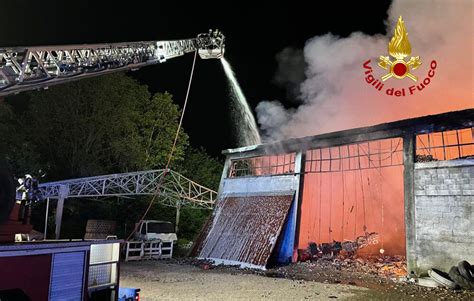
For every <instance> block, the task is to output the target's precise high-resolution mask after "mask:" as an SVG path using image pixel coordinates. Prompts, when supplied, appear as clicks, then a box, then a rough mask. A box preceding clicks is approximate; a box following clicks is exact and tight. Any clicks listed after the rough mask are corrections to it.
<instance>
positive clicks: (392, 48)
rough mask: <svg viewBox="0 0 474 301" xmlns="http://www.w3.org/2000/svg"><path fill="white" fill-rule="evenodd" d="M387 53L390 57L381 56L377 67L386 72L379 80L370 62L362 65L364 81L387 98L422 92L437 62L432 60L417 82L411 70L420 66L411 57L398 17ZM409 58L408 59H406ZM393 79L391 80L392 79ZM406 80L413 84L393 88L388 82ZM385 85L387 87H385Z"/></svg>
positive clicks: (430, 78) (400, 20)
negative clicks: (427, 69) (423, 76)
mask: <svg viewBox="0 0 474 301" xmlns="http://www.w3.org/2000/svg"><path fill="white" fill-rule="evenodd" d="M388 53H389V54H390V56H383V55H381V56H380V58H379V63H378V66H379V67H380V68H382V69H384V70H385V71H386V73H385V74H384V75H382V76H381V77H380V78H376V77H375V76H374V74H373V69H372V67H371V65H370V64H371V60H367V61H365V62H364V64H363V65H362V66H363V67H364V74H365V75H366V76H365V81H366V82H367V84H369V85H371V86H373V87H374V88H375V89H376V90H378V91H381V92H382V91H384V92H385V94H387V95H389V96H396V97H403V96H409V95H414V94H416V93H418V92H421V91H423V89H425V88H426V87H427V86H428V85H429V84H430V82H431V80H432V79H433V77H434V76H435V70H436V67H437V62H436V61H435V60H432V61H431V63H430V69H429V71H428V74H427V75H426V77H425V78H424V79H423V81H418V77H417V75H416V74H415V72H413V73H412V71H413V70H416V69H418V67H420V65H421V64H422V62H421V59H420V57H419V56H411V45H410V41H409V40H408V33H407V30H406V29H405V24H404V23H403V19H402V17H401V16H400V17H399V18H398V22H397V26H396V27H395V31H394V34H393V37H392V39H391V40H390V43H388ZM408 57H410V58H409V59H407V58H408ZM392 78H393V79H392ZM406 78H408V79H410V80H411V81H413V82H415V83H414V84H412V85H410V86H407V87H403V88H394V87H390V86H389V82H390V80H395V79H398V80H405V79H406ZM385 84H387V86H385Z"/></svg>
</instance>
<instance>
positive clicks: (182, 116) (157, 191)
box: [127, 51, 197, 240]
mask: <svg viewBox="0 0 474 301" xmlns="http://www.w3.org/2000/svg"><path fill="white" fill-rule="evenodd" d="M196 58H197V51H195V52H194V59H193V65H192V68H191V74H190V76H189V82H188V89H187V91H186V97H185V98H184V105H183V110H182V111H181V118H180V119H179V124H178V128H177V130H176V135H175V137H174V141H173V146H172V147H171V151H170V153H169V155H168V162H166V167H165V171H164V172H163V176H162V177H161V178H160V181H159V182H158V185H157V187H156V193H155V194H154V195H153V198H152V199H151V200H150V203H149V204H148V207H147V208H146V210H145V212H144V213H143V215H142V217H141V218H140V220H139V221H138V223H136V224H135V227H134V228H133V231H132V233H130V235H129V236H128V237H127V240H129V239H130V238H131V237H132V236H133V234H134V233H135V231H137V228H138V225H140V223H141V222H142V221H143V220H144V219H145V217H146V215H147V214H148V211H150V209H151V206H152V205H153V203H154V202H155V199H156V198H157V196H159V195H160V188H161V185H162V184H163V181H164V179H165V177H166V175H167V174H168V168H169V166H170V163H171V159H172V158H173V154H174V151H175V150H176V143H177V142H178V137H179V132H180V131H181V126H182V124H183V118H184V112H186V105H187V104H188V97H189V91H190V90H191V83H192V81H193V74H194V66H195V65H196Z"/></svg>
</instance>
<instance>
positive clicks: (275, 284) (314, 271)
mask: <svg viewBox="0 0 474 301" xmlns="http://www.w3.org/2000/svg"><path fill="white" fill-rule="evenodd" d="M318 265H319V264H318ZM318 265H315V264H314V263H309V262H308V263H298V264H292V265H289V266H286V267H281V268H274V269H270V270H268V271H266V272H262V271H252V270H241V269H236V268H233V267H220V266H218V267H215V268H213V267H212V266H209V265H207V264H205V263H203V262H197V261H193V260H180V261H177V260H172V261H144V262H129V263H122V264H121V270H120V273H121V274H120V281H121V286H123V287H139V288H140V289H141V300H143V301H149V300H263V299H265V300H328V299H339V300H396V301H400V300H474V293H472V292H466V291H452V290H447V289H441V288H436V289H429V288H424V287H420V286H417V285H414V284H409V283H406V282H394V281H392V280H390V279H386V278H381V277H379V276H377V275H373V274H369V273H361V272H360V271H351V270H349V269H347V268H342V269H341V267H340V266H338V265H332V264H328V263H324V268H323V267H321V266H318Z"/></svg>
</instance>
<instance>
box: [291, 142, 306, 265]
mask: <svg viewBox="0 0 474 301" xmlns="http://www.w3.org/2000/svg"><path fill="white" fill-rule="evenodd" d="M305 166H306V151H304V150H303V151H300V152H297V153H296V158H295V174H296V176H297V177H298V182H299V184H298V190H297V191H296V192H295V200H294V202H295V203H296V210H295V211H294V214H295V215H296V216H295V217H294V218H295V221H296V227H295V245H294V248H293V258H292V261H293V262H296V261H298V244H299V237H300V223H301V204H302V201H303V187H304V173H305Z"/></svg>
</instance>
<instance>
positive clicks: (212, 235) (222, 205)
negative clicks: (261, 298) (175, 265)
mask: <svg viewBox="0 0 474 301" xmlns="http://www.w3.org/2000/svg"><path fill="white" fill-rule="evenodd" d="M292 200H293V193H291V194H285V195H272V196H268V195H267V196H265V195H261V196H243V197H236V196H232V197H226V198H223V199H221V200H219V202H218V203H217V207H216V211H215V214H214V218H213V221H212V226H211V227H210V230H209V234H208V235H207V237H206V238H205V239H204V241H203V242H202V247H200V253H199V256H198V257H200V258H209V259H214V260H217V261H221V262H223V263H230V264H240V265H243V266H251V267H257V268H264V267H265V265H266V264H267V261H268V259H269V257H270V255H271V253H272V251H273V248H274V247H275V244H276V242H277V239H278V236H279V234H280V231H281V228H282V227H283V224H284V222H285V218H286V216H287V214H288V211H289V208H290V206H291V202H292Z"/></svg>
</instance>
